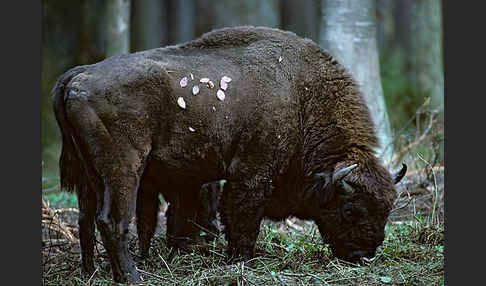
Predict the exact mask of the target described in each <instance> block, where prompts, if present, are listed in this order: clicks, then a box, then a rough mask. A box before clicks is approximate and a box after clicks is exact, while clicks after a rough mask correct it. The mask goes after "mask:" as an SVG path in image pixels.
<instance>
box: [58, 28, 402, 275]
mask: <svg viewBox="0 0 486 286" xmlns="http://www.w3.org/2000/svg"><path fill="white" fill-rule="evenodd" d="M190 74H193V76H194V80H192V81H191V80H189V85H188V87H185V88H181V87H180V85H179V81H180V80H181V78H183V77H185V76H186V77H188V78H189V79H190ZM222 76H229V77H231V78H232V81H231V83H229V87H228V89H227V90H226V91H225V93H226V98H225V100H224V101H220V100H218V99H217V97H216V90H217V88H218V85H219V80H220V79H221V77H222ZM202 77H207V78H210V79H211V80H212V81H213V82H214V83H215V84H216V86H215V87H214V88H206V87H204V86H203V85H202V84H199V85H200V88H201V91H200V93H199V94H198V95H197V96H194V95H192V94H191V88H192V85H193V84H197V83H198V82H199V79H200V78H202ZM178 97H183V98H184V100H185V102H186V104H187V106H186V108H185V109H182V108H180V107H179V106H178V105H177V99H178ZM54 109H55V113H56V118H57V121H58V123H59V126H60V128H61V131H62V134H63V150H62V154H61V158H60V168H61V184H62V187H63V188H67V189H76V190H77V192H78V196H79V198H80V201H81V202H80V211H81V214H82V215H81V218H80V222H79V224H80V232H81V233H82V236H81V246H82V264H83V268H84V269H85V270H86V271H88V272H92V271H93V270H94V267H93V261H92V248H93V230H94V220H95V218H96V223H97V226H98V228H99V230H100V233H101V236H102V239H103V243H104V245H105V247H106V249H107V252H108V254H109V259H110V262H111V266H112V270H113V275H114V279H115V280H116V281H127V280H128V281H139V280H140V276H139V273H138V272H137V271H136V269H135V267H134V265H133V262H132V259H131V257H130V256H129V254H128V250H127V231H128V223H129V221H130V219H131V218H132V216H133V215H134V214H135V211H136V212H137V217H138V221H139V224H138V226H139V228H140V229H141V232H140V235H141V237H140V241H141V245H143V246H144V247H145V248H148V245H149V242H150V237H151V236H152V234H151V228H152V225H153V224H154V209H155V208H156V200H155V199H154V195H155V194H158V192H162V193H163V195H164V197H165V198H166V199H167V200H168V201H169V202H170V204H171V209H170V211H169V212H170V213H169V217H170V219H169V221H168V226H167V228H168V232H170V233H172V234H174V236H175V237H191V236H192V235H193V234H194V233H195V232H197V231H198V229H196V227H195V226H194V224H193V223H190V222H191V221H192V222H194V221H196V222H197V221H198V219H199V218H198V212H199V211H200V208H201V204H200V202H201V200H200V194H201V191H200V187H201V185H202V184H203V183H206V182H210V181H215V180H221V179H226V180H227V183H226V184H225V186H224V191H223V194H222V199H221V215H222V221H223V224H224V225H225V235H226V238H227V240H228V255H229V257H230V258H234V259H248V258H250V257H252V256H253V255H254V246H255V241H256V238H257V235H258V231H259V226H260V222H261V220H262V218H263V217H268V218H272V219H283V218H285V217H287V216H289V215H295V216H297V217H300V218H305V219H313V220H314V221H315V222H316V223H317V225H318V226H319V230H320V232H321V233H322V235H324V236H326V237H327V238H328V239H329V242H330V244H331V247H332V248H333V250H334V252H335V253H336V255H337V256H338V257H341V258H343V259H347V260H350V261H354V260H356V259H358V258H359V257H362V256H371V255H372V254H373V253H374V251H375V249H376V247H377V246H378V245H380V244H381V242H382V240H383V237H384V225H385V222H386V219H387V216H388V212H389V210H390V208H391V206H392V203H393V201H394V199H395V197H396V193H395V190H394V186H393V181H392V177H391V175H390V174H389V172H388V171H387V170H385V169H384V168H383V167H382V165H381V163H380V162H379V160H378V159H377V158H376V157H375V154H374V152H373V149H374V148H375V147H376V146H377V145H378V142H377V138H376V136H375V132H374V129H373V126H372V122H371V119H370V115H369V112H368V109H367V107H366V106H365V104H364V101H363V98H362V96H361V94H360V92H359V90H358V87H357V86H356V83H355V81H354V80H353V79H352V78H351V77H350V75H349V74H348V73H347V72H346V71H345V70H344V69H343V67H342V66H341V65H340V64H339V63H338V62H337V61H336V60H334V59H333V58H332V57H331V56H330V55H329V54H328V53H327V52H325V51H323V50H322V49H321V48H319V47H318V46H317V45H316V44H315V43H313V42H311V41H310V40H306V39H301V38H299V37H297V36H296V35H295V34H293V33H289V32H283V31H280V30H276V29H269V28H261V27H259V28H255V27H237V28H226V29H220V30H216V31H213V32H210V33H208V34H205V35H203V36H202V37H201V38H200V39H197V40H194V41H191V42H189V43H185V44H181V45H177V46H171V47H166V48H159V49H153V50H148V51H144V52H139V53H134V54H129V55H121V56H115V57H111V58H108V59H106V60H104V61H102V62H99V63H97V64H94V65H89V66H83V67H77V68H74V69H72V70H70V71H68V72H67V73H66V74H64V75H62V76H61V77H60V79H59V81H58V83H57V85H56V87H55V89H54ZM189 127H191V128H192V129H191V130H192V131H191V130H189ZM194 130H195V131H194ZM351 164H358V167H356V168H355V169H353V170H352V171H351V172H350V173H349V174H348V175H347V176H346V177H345V182H347V184H348V185H349V186H351V187H352V188H353V189H354V192H353V193H351V194H348V193H347V192H345V191H344V188H343V184H344V183H343V182H344V181H343V180H339V181H337V182H334V183H333V181H332V179H331V178H332V177H333V174H334V173H335V171H337V170H339V169H341V168H342V167H346V166H349V165H351ZM348 189H349V188H348ZM137 196H138V199H137Z"/></svg>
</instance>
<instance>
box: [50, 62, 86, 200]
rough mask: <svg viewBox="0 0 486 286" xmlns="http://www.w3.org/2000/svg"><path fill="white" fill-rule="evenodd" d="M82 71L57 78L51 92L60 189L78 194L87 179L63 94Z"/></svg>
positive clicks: (71, 71)
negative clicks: (58, 143) (58, 140)
mask: <svg viewBox="0 0 486 286" xmlns="http://www.w3.org/2000/svg"><path fill="white" fill-rule="evenodd" d="M84 70H86V68H85V67H83V66H80V67H75V68H73V69H71V70H69V71H67V72H66V73H64V74H63V75H61V76H60V77H59V78H58V80H57V83H56V85H55V87H54V88H53V90H52V92H51V94H52V103H53V109H54V114H55V116H56V121H57V124H58V126H59V129H60V130H61V136H62V150H61V156H60V158H59V172H60V180H61V188H63V189H65V190H68V191H74V190H76V191H78V192H79V191H81V190H82V189H84V188H85V187H86V183H87V181H86V179H87V178H86V175H85V170H84V168H83V166H82V161H81V158H80V157H79V156H80V153H79V150H77V149H76V142H75V141H74V137H73V132H72V128H71V124H70V123H69V121H68V119H67V115H66V107H65V93H66V85H67V84H68V83H69V81H70V80H71V79H72V78H73V77H74V76H76V75H77V74H79V73H82V72H83V71H84Z"/></svg>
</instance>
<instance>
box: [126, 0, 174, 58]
mask: <svg viewBox="0 0 486 286" xmlns="http://www.w3.org/2000/svg"><path fill="white" fill-rule="evenodd" d="M130 22H131V28H130V34H131V36H130V50H131V51H132V52H138V51H143V50H148V49H153V48H158V47H162V46H165V45H167V43H168V41H167V26H168V21H167V3H166V1H165V0H137V1H133V3H132V6H131V19H130Z"/></svg>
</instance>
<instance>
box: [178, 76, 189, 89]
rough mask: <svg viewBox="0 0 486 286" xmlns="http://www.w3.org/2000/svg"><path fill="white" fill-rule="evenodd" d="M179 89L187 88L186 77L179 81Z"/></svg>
mask: <svg viewBox="0 0 486 286" xmlns="http://www.w3.org/2000/svg"><path fill="white" fill-rule="evenodd" d="M179 84H180V85H181V87H186V86H187V76H185V77H183V78H182V79H181V81H180V82H179Z"/></svg>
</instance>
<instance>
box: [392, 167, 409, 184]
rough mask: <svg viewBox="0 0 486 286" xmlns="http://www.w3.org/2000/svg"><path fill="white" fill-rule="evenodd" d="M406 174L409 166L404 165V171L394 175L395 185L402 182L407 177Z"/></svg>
mask: <svg viewBox="0 0 486 286" xmlns="http://www.w3.org/2000/svg"><path fill="white" fill-rule="evenodd" d="M405 173H407V165H405V164H404V163H402V169H401V170H400V171H398V172H396V173H395V174H393V176H392V179H393V183H394V184H396V183H398V182H400V181H401V180H402V178H403V177H404V176H405Z"/></svg>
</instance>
